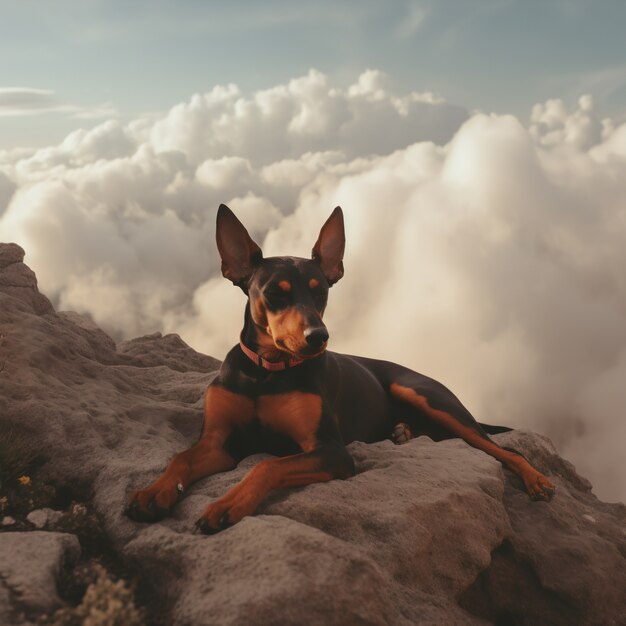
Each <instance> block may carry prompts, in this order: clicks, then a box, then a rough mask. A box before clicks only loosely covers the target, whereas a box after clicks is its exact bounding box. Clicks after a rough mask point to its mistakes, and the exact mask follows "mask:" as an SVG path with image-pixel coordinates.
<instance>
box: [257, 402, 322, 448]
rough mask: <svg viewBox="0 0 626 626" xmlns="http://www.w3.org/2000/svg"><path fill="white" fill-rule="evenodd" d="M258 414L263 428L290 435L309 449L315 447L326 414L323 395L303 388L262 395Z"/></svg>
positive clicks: (301, 445)
mask: <svg viewBox="0 0 626 626" xmlns="http://www.w3.org/2000/svg"><path fill="white" fill-rule="evenodd" d="M256 414H257V418H258V420H259V422H260V424H261V425H262V426H263V427H265V428H269V429H270V430H273V431H275V432H279V433H281V434H283V435H285V436H287V437H289V438H290V439H292V440H293V441H295V442H296V443H297V444H298V445H299V446H300V447H301V448H302V450H304V451H305V452H307V451H309V450H313V449H314V448H315V446H316V443H317V437H316V434H317V431H318V428H319V423H320V419H321V417H322V399H321V398H320V396H318V395H316V394H313V393H305V392H301V391H292V392H289V393H281V394H275V395H264V396H259V397H258V398H257V400H256Z"/></svg>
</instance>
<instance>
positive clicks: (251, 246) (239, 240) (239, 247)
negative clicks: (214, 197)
mask: <svg viewBox="0 0 626 626" xmlns="http://www.w3.org/2000/svg"><path fill="white" fill-rule="evenodd" d="M215 237H216V239H217V249H218V250H219V251H220V256H221V257H222V274H223V275H224V276H225V277H226V278H228V280H230V281H232V282H233V283H234V284H235V285H237V286H238V287H241V288H242V289H243V290H244V291H246V289H245V287H246V285H245V283H246V281H247V279H248V278H250V275H251V274H252V272H253V271H254V268H255V266H256V265H258V264H259V263H260V262H261V260H262V259H263V253H262V252H261V248H259V246H258V245H257V244H256V243H255V242H254V241H253V240H252V238H251V237H250V235H249V234H248V231H247V230H246V228H245V226H244V225H243V224H242V223H241V222H240V221H239V220H238V219H237V217H236V216H235V214H234V213H233V212H232V211H231V210H230V209H229V208H228V207H227V206H226V205H225V204H220V208H219V209H218V210H217V225H216V229H215Z"/></svg>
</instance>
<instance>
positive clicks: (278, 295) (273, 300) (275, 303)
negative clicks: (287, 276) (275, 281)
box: [265, 289, 291, 307]
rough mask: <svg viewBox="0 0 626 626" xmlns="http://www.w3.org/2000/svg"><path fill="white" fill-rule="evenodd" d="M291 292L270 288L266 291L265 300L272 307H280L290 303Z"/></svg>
mask: <svg viewBox="0 0 626 626" xmlns="http://www.w3.org/2000/svg"><path fill="white" fill-rule="evenodd" d="M290 299H291V294H290V293H288V292H286V291H283V290H282V289H280V290H278V289H277V290H273V289H271V290H268V291H266V292H265V301H266V302H267V304H268V305H269V306H271V307H280V306H284V305H287V304H289V302H290Z"/></svg>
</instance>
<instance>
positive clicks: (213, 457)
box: [126, 205, 555, 534]
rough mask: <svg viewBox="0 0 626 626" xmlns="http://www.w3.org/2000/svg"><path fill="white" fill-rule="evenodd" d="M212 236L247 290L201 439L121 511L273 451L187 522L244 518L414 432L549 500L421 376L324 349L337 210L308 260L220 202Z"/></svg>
mask: <svg viewBox="0 0 626 626" xmlns="http://www.w3.org/2000/svg"><path fill="white" fill-rule="evenodd" d="M216 238H217V247H218V249H219V253H220V257H221V260H222V274H223V275H224V276H225V277H226V278H227V279H228V280H230V281H231V282H232V283H233V284H234V285H236V286H237V287H239V288H240V289H241V290H242V291H243V292H244V293H245V294H246V295H247V297H248V301H247V304H246V308H245V314H244V325H243V330H242V331H241V335H240V341H239V344H237V345H236V346H235V347H234V348H232V349H231V350H230V352H229V353H228V355H227V356H226V358H225V360H224V362H223V363H222V366H221V368H220V371H219V373H218V375H217V376H216V377H215V379H214V380H213V381H212V382H211V383H210V385H209V387H208V389H207V392H206V395H205V401H204V422H203V426H202V433H201V436H200V440H199V441H198V442H197V443H196V444H195V445H193V446H192V447H191V448H189V449H187V450H185V451H184V452H181V453H180V454H177V455H176V456H175V457H174V458H173V460H172V461H171V462H170V463H169V465H168V466H167V469H166V470H165V472H164V474H163V475H162V476H161V477H160V478H158V480H156V481H155V482H154V483H153V484H151V485H150V486H149V487H147V488H146V489H142V490H140V491H137V492H135V493H134V494H133V495H132V497H131V498H130V501H129V504H128V506H127V508H126V514H127V515H128V516H129V517H130V518H131V519H133V520H135V521H139V522H154V521H157V520H160V519H162V518H163V517H165V516H166V515H168V514H169V513H170V511H171V510H172V507H173V506H174V505H175V504H176V502H177V501H178V500H179V498H181V496H182V495H183V494H184V493H185V492H186V491H187V489H188V488H189V486H190V485H192V484H193V483H194V482H195V481H197V480H199V479H200V478H203V477H205V476H209V475H211V474H215V473H218V472H225V471H228V470H231V469H233V468H234V467H236V465H237V464H238V463H239V462H240V461H241V460H242V459H243V458H245V457H247V456H249V455H251V454H255V453H259V452H265V453H269V454H271V455H274V458H271V459H268V460H264V461H262V462H260V463H259V464H257V465H256V466H255V467H254V468H253V469H252V470H251V471H250V472H249V473H248V474H247V475H246V476H245V478H244V479H243V480H242V481H241V482H240V483H239V484H237V485H236V486H235V487H233V488H232V489H230V490H229V491H227V492H226V493H225V494H224V495H223V496H222V497H221V498H219V499H217V500H216V501H214V502H212V503H211V504H209V506H208V507H207V508H206V510H205V511H204V512H203V513H202V515H201V517H200V519H199V520H198V521H197V522H196V526H197V527H198V528H199V530H200V531H201V532H203V533H206V534H212V533H216V532H219V531H221V530H223V529H225V528H228V527H229V526H232V525H233V524H236V523H237V522H239V521H240V520H241V519H242V518H243V517H245V516H246V515H252V514H253V513H254V512H255V510H256V509H257V507H258V506H259V504H260V503H261V502H262V501H263V499H264V498H265V497H266V496H267V494H268V493H269V492H270V491H272V490H274V489H281V488H285V487H299V486H304V485H309V484H311V483H316V482H322V481H329V480H333V479H336V478H341V479H345V478H349V477H351V476H354V475H355V466H354V461H353V459H352V457H351V456H350V454H349V453H348V451H347V450H346V445H347V444H349V443H351V442H352V441H363V442H375V441H381V440H383V439H387V438H389V437H391V438H392V439H393V440H394V441H395V442H396V443H402V442H405V441H407V440H409V439H411V438H413V437H416V436H418V435H427V436H429V437H431V438H432V439H434V440H436V441H438V440H441V439H446V438H450V437H460V438H462V439H464V440H465V441H466V442H467V443H468V444H470V445H471V446H473V447H475V448H478V449H479V450H482V451H484V452H486V453H487V454H489V455H491V456H492V457H494V458H496V459H497V460H498V461H500V462H501V463H502V464H503V465H504V466H505V467H506V468H508V469H510V470H512V471H513V472H515V473H516V474H517V475H518V476H519V477H520V478H521V479H522V481H523V483H524V485H525V488H526V490H527V492H528V494H529V495H530V497H531V499H533V500H550V499H551V497H552V495H553V493H554V490H555V487H554V485H553V484H552V483H551V482H550V480H549V479H548V478H546V477H545V476H544V475H543V474H541V473H540V472H538V471H537V470H536V469H535V468H534V467H532V465H531V464H530V463H529V462H528V461H527V459H526V458H525V457H523V456H522V455H521V454H519V453H517V452H516V451H514V450H512V449H510V448H503V447H501V446H499V445H498V444H496V443H495V442H494V441H492V440H491V439H490V437H489V434H494V433H497V432H503V431H506V430H510V429H509V428H505V427H497V426H489V425H486V424H479V423H478V422H477V421H476V420H475V419H474V418H473V417H472V415H471V414H470V412H469V411H468V410H467V409H466V408H465V407H464V406H463V405H462V404H461V402H460V401H459V399H458V398H457V397H456V396H455V395H454V394H453V393H452V392H451V391H449V390H448V389H447V388H446V387H445V386H444V385H442V384H441V383H439V382H437V381H436V380H433V379H432V378H429V377H427V376H424V375H422V374H418V373H417V372H414V371H412V370H410V369H408V368H406V367H403V366H401V365H397V364H395V363H391V362H388V361H381V360H376V359H370V358H365V357H358V356H348V355H344V354H338V353H334V352H331V351H329V350H327V349H326V348H327V345H328V337H329V335H328V330H327V328H326V326H325V325H324V322H323V316H324V310H325V309H326V303H327V301H328V292H329V289H330V287H332V286H333V285H334V284H335V283H336V282H337V281H338V280H339V279H340V278H341V277H342V276H343V273H344V268H343V254H344V248H345V233H344V221H343V213H342V211H341V208H340V207H337V208H336V209H335V210H334V211H333V212H332V214H331V216H330V217H329V218H328V220H327V221H326V222H325V224H324V225H323V226H322V229H321V231H320V233H319V236H318V239H317V241H316V243H315V245H314V246H313V253H312V258H310V259H304V258H299V257H290V256H280V257H269V258H264V257H263V253H262V251H261V248H260V247H259V246H258V245H257V244H256V243H255V242H254V241H253V240H252V239H251V237H250V235H249V234H248V231H247V230H246V229H245V227H244V226H243V224H242V223H241V222H240V221H239V220H238V219H237V217H236V216H235V214H234V213H233V212H232V211H231V210H230V209H229V208H228V207H227V206H225V205H220V207H219V210H218V213H217V228H216Z"/></svg>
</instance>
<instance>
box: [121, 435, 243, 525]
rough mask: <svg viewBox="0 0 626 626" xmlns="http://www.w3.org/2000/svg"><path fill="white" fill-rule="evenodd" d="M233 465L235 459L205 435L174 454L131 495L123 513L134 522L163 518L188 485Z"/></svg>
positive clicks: (231, 467)
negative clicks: (160, 472)
mask: <svg viewBox="0 0 626 626" xmlns="http://www.w3.org/2000/svg"><path fill="white" fill-rule="evenodd" d="M235 465H236V461H235V459H233V457H231V456H230V455H229V454H227V453H226V452H225V451H224V450H223V449H221V448H217V447H214V446H212V445H211V441H210V440H209V439H201V440H200V441H199V442H198V443H197V444H196V445H194V446H192V447H191V448H189V449H188V450H185V451H184V452H181V453H180V454H177V455H176V456H175V457H174V458H173V459H172V460H171V461H170V463H169V465H168V466H167V469H166V470H165V472H164V473H163V475H162V476H160V477H159V478H158V479H157V480H155V481H154V482H153V483H152V484H151V485H150V486H149V487H147V488H146V489H141V490H139V491H136V492H135V493H134V494H133V495H132V496H131V498H130V501H129V504H128V507H127V508H126V511H125V512H126V515H128V517H130V518H131V519H133V520H135V521H137V522H156V521H158V520H160V519H163V518H164V517H166V516H167V515H168V514H169V513H170V511H171V510H172V507H173V506H174V504H176V501H177V500H178V498H179V497H180V496H181V494H182V493H183V492H184V491H185V490H186V489H187V487H188V486H189V485H191V484H192V483H193V482H195V481H196V480H198V479H200V478H202V477H204V476H209V475H210V474H216V473H218V472H225V471H227V470H231V469H233V468H234V467H235Z"/></svg>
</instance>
